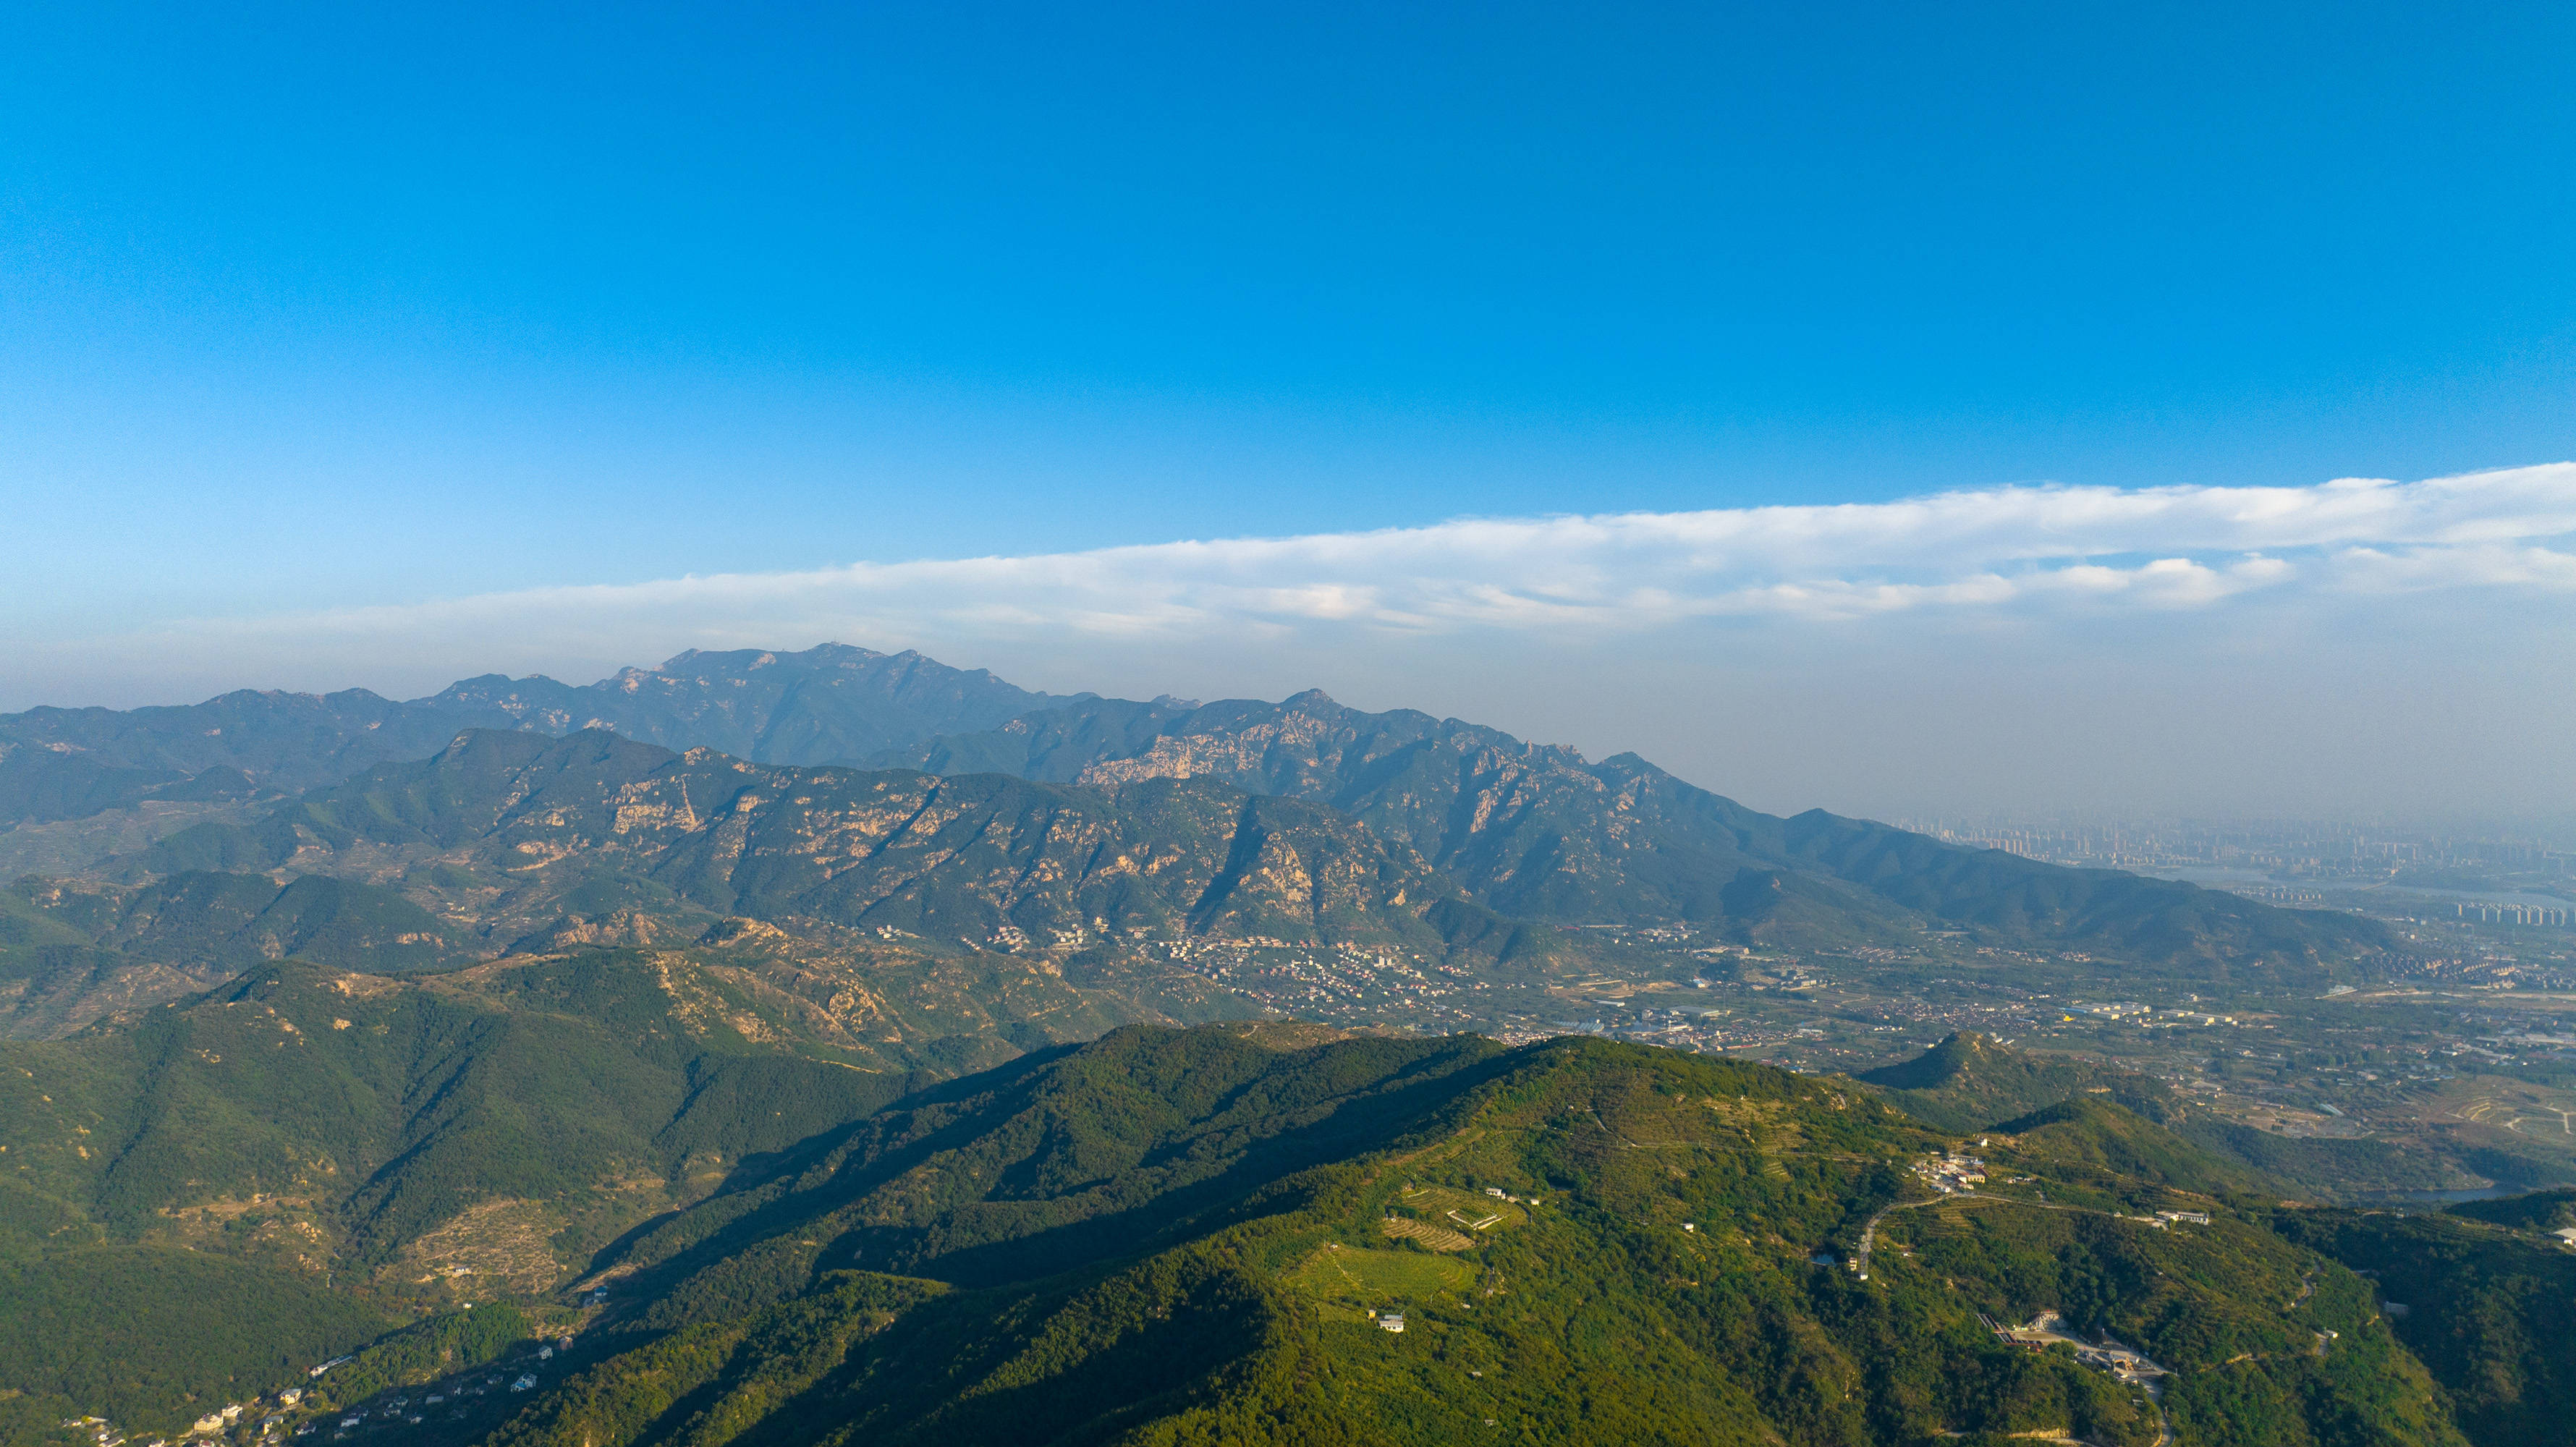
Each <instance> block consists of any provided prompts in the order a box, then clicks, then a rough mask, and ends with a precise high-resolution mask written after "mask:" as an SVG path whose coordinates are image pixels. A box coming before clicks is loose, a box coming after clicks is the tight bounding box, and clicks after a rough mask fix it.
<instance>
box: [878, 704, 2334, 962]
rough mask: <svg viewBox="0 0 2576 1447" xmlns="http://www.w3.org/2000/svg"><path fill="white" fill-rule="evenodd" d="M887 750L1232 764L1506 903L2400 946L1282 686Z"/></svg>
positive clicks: (2299, 946)
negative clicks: (1793, 812) (1791, 811)
mask: <svg viewBox="0 0 2576 1447" xmlns="http://www.w3.org/2000/svg"><path fill="white" fill-rule="evenodd" d="M876 762H878V763H880V764H885V765H894V766H903V767H913V768H922V769H928V770H931V771H933V772H939V773H951V774H963V773H980V772H986V771H998V772H1008V773H1015V774H1019V775H1021V776H1023V777H1026V778H1031V779H1038V780H1046V781H1052V782H1061V783H1073V784H1081V785H1088V786H1090V787H1093V788H1098V789H1103V790H1115V789H1121V788H1125V787H1127V786H1130V785H1133V784H1135V783H1137V782H1139V781H1142V780H1147V779H1181V778H1187V779H1214V780H1222V781H1225V782H1227V783H1231V784H1234V785H1236V786H1237V787H1240V788H1243V789H1246V790H1249V791H1251V792H1253V793H1257V794H1276V795H1283V796H1290V797H1296V798H1303V799H1312V800H1315V801H1317V802H1320V803H1325V804H1329V805H1331V806H1332V807H1334V808H1336V809H1338V810H1341V811H1342V812H1344V813H1346V814H1348V815H1350V816H1351V817H1352V818H1354V819H1357V820H1359V821H1360V822H1361V823H1363V824H1365V825H1367V826H1368V827H1369V828H1370V829H1371V830H1373V831H1375V832H1376V833H1377V834H1378V835H1380V836H1381V837H1383V838H1385V839H1387V840H1389V841H1391V842H1393V843H1398V844H1401V845H1403V846H1405V847H1406V848H1408V849H1411V850H1412V851H1414V852H1415V853H1417V854H1419V855H1420V856H1421V857H1422V858H1424V859H1425V860H1428V861H1429V862H1430V863H1431V864H1432V865H1433V866H1435V867H1436V868H1438V869H1440V870H1442V871H1443V872H1444V873H1446V874H1447V875H1449V876H1450V877H1451V878H1454V879H1456V880H1457V881H1458V882H1459V883H1460V884H1461V885H1463V886H1464V887H1465V888H1466V889H1467V890H1468V891H1469V893H1470V894H1472V895H1473V896H1474V897H1475V898H1476V900H1477V901H1478V902H1479V903H1481V904H1484V905H1486V906H1488V907H1489V908H1492V909H1495V910H1498V911H1500V912H1502V913H1504V914H1507V915H1512V916H1516V917H1527V918H1534V919H1552V920H1585V921H1603V922H1612V921H1624V922H1638V921H1645V920H1672V919H1682V920H1690V921H1695V922H1699V923H1703V924H1708V925H1712V926H1719V927H1723V928H1725V929H1727V930H1730V931H1732V932H1734V933H1737V934H1738V935H1740V936H1742V937H1746V938H1757V939H1780V940H1791V939H1799V940H1805V941H1809V942H1830V941H1834V940H1849V939H1866V938H1875V937H1878V936H1880V935H1883V934H1886V933H1888V932H1890V931H1895V932H1899V933H1904V932H1910V931H1911V930H1912V929H1914V928H1915V927H1916V926H1917V925H1918V924H1919V923H1920V922H1922V921H1925V920H1933V921H1939V922H1941V923H1942V924H1943V925H1944V926H1946V927H1959V928H1968V929H1974V930H1979V931H1985V932H1991V933H1992V934H1993V935H1994V936H1995V937H1998V938H2002V937H2016V938H2031V939H2047V940H2057V941H2065V942H2081V943H2084V944H2085V945H2087V946H2088V947H2093V948H2102V949H2116V950H2119V951H2122V952H2124V953H2127V954H2133V955H2136V956H2139V957H2141V958H2147V959H2155V960H2181V959H2190V960H2195V961H2199V962H2201V963H2202V964H2204V965H2206V966H2208V967H2209V968H2210V969H2211V970H2212V971H2213V972H2214V973H2212V974H2211V975H2210V976H2209V977H2210V978H2228V977H2242V978H2244V979H2246V980H2248V981H2252V980H2256V979H2269V978H2275V977H2282V978H2302V979H2304V978H2308V977H2310V976H2311V975H2312V974H2313V973H2314V972H2315V971H2316V970H2317V969H2318V968H2319V967H2320V966H2321V965H2323V964H2325V963H2328V962H2331V961H2333V960H2336V959H2339V958H2342V957H2345V956H2349V955H2351V954H2354V953H2357V952H2366V951H2369V950H2372V949H2376V948H2379V947H2380V946H2381V945H2383V944H2384V938H2383V936H2382V934H2381V932H2380V931H2379V930H2378V929H2377V928H2376V927H2375V926H2372V925H2369V924H2366V923H2364V922H2360V921H2356V920H2354V919H2351V918H2349V917H2346V916H2340V915H2328V914H2322V913H2316V912H2300V911H2290V910H2280V909H2273V908H2270V907H2268V906H2265V905H2261V904H2256V903H2254V902H2252V901H2250V900H2244V899H2240V898H2237V897H2236V896H2233V895H2229V894H2225V893H2221V892H2216V891H2210V890H2202V889H2197V888H2194V887H2193V886H2190V885H2185V884H2176V883H2172V882H2169V881H2163V880H2151V879H2143V878H2140V877H2139V876H2136V875H2133V874H2127V873H2123V872H2120V871H2116V870H2103V869H2066V868H2060V867H2058V866H2055V865H2048V864H2041V863H2038V862H2036V861H2033V860H2027V859H2021V858H2018V857H2016V856H2013V855H2010V854H2005V853H2002V852H2000V851H1996V850H1978V849H1965V848H1959V847H1957V846H1953V845H1949V844H1944V843H1942V842H1940V841H1938V840H1935V839H1930V838H1927V837H1925V836H1923V835H1920V834H1913V833H1909V832H1907V831H1905V830H1901V829H1894V828H1890V827H1888V826H1886V825H1884V824H1877V823H1873V822H1871V821H1868V820H1861V819H1846V818H1842V817H1839V816H1836V815H1832V814H1827V813H1825V812H1823V811H1821V810H1811V811H1809V812H1807V813H1804V814H1799V815H1797V816H1795V817H1792V818H1785V819H1784V818H1779V817H1776V816H1773V815H1769V814H1764V813H1760V812H1758V811H1756V810H1752V809H1748V808H1746V807H1744V806H1743V805H1741V804H1738V803H1736V802H1735V801H1733V800H1731V799H1727V798H1723V797H1721V796H1719V795H1717V794H1713V793H1711V792H1709V791H1708V790H1705V789H1701V788H1698V787H1695V786H1693V785H1691V784H1688V783H1685V782H1683V781H1682V780H1680V779H1677V778H1674V777H1673V776H1672V775H1670V774H1668V773H1665V772H1664V771H1663V770H1661V769H1659V768H1656V767H1655V766H1654V765H1652V764H1650V763H1648V762H1647V761H1645V760H1644V759H1642V758H1639V757H1637V756H1636V755H1634V754H1621V755H1617V756H1614V757H1612V758H1608V759H1605V760H1602V761H1601V762H1599V763H1587V762H1586V761H1585V760H1584V759H1583V758H1582V757H1581V756H1580V755H1579V754H1577V753H1575V752H1574V751H1573V750H1571V749H1567V748H1563V747H1557V746H1551V745H1544V744H1531V743H1526V742H1523V741H1522V740H1520V739H1516V738H1513V737H1512V736H1510V735H1509V734H1505V733H1502V732H1500V731H1499V730H1495V729H1490V728H1485V727H1481V726H1478V725H1475V724H1469V723H1464V722H1461V721H1459V720H1456V719H1436V718H1433V717H1432V716H1431V715H1429V714H1424V713H1417V712H1414V711H1412V710H1407V709H1396V710H1391V711H1388V712H1385V713H1367V712H1364V711H1361V710H1358V709H1351V708H1345V707H1343V706H1342V705H1340V704H1337V703H1335V702H1334V701H1333V700H1331V699H1330V698H1327V697H1325V696H1324V695H1322V694H1320V693H1305V694H1300V695H1297V696H1296V697H1294V698H1290V699H1287V700H1285V701H1283V702H1280V703H1275V704H1273V703H1264V702H1260V701H1257V700H1227V701H1224V702H1220V703H1211V704H1205V705H1197V704H1181V703H1174V702H1171V701H1167V700H1166V701H1157V702H1155V703H1151V704H1139V703H1129V702H1123V701H1119V700H1111V699H1095V700H1085V701H1078V702H1075V703H1072V704H1069V705H1066V706H1064V707H1060V708H1055V709H1051V710H1049V711H1047V712H1044V713H1039V714H1033V715H1030V716H1028V717H1026V718H1022V719H1017V720H1014V721H1012V722H1011V723H1009V724H1006V725H1004V726H1003V727H1002V728H1001V729H998V730H993V731H989V732H986V733H983V734H976V735H967V736H952V737H941V738H935V739H931V740H929V741H927V742H925V743H921V744H917V745H913V746H911V747H908V748H903V749H897V750H891V751H889V752H887V753H885V754H881V755H879V756H878V757H877V759H876Z"/></svg>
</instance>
